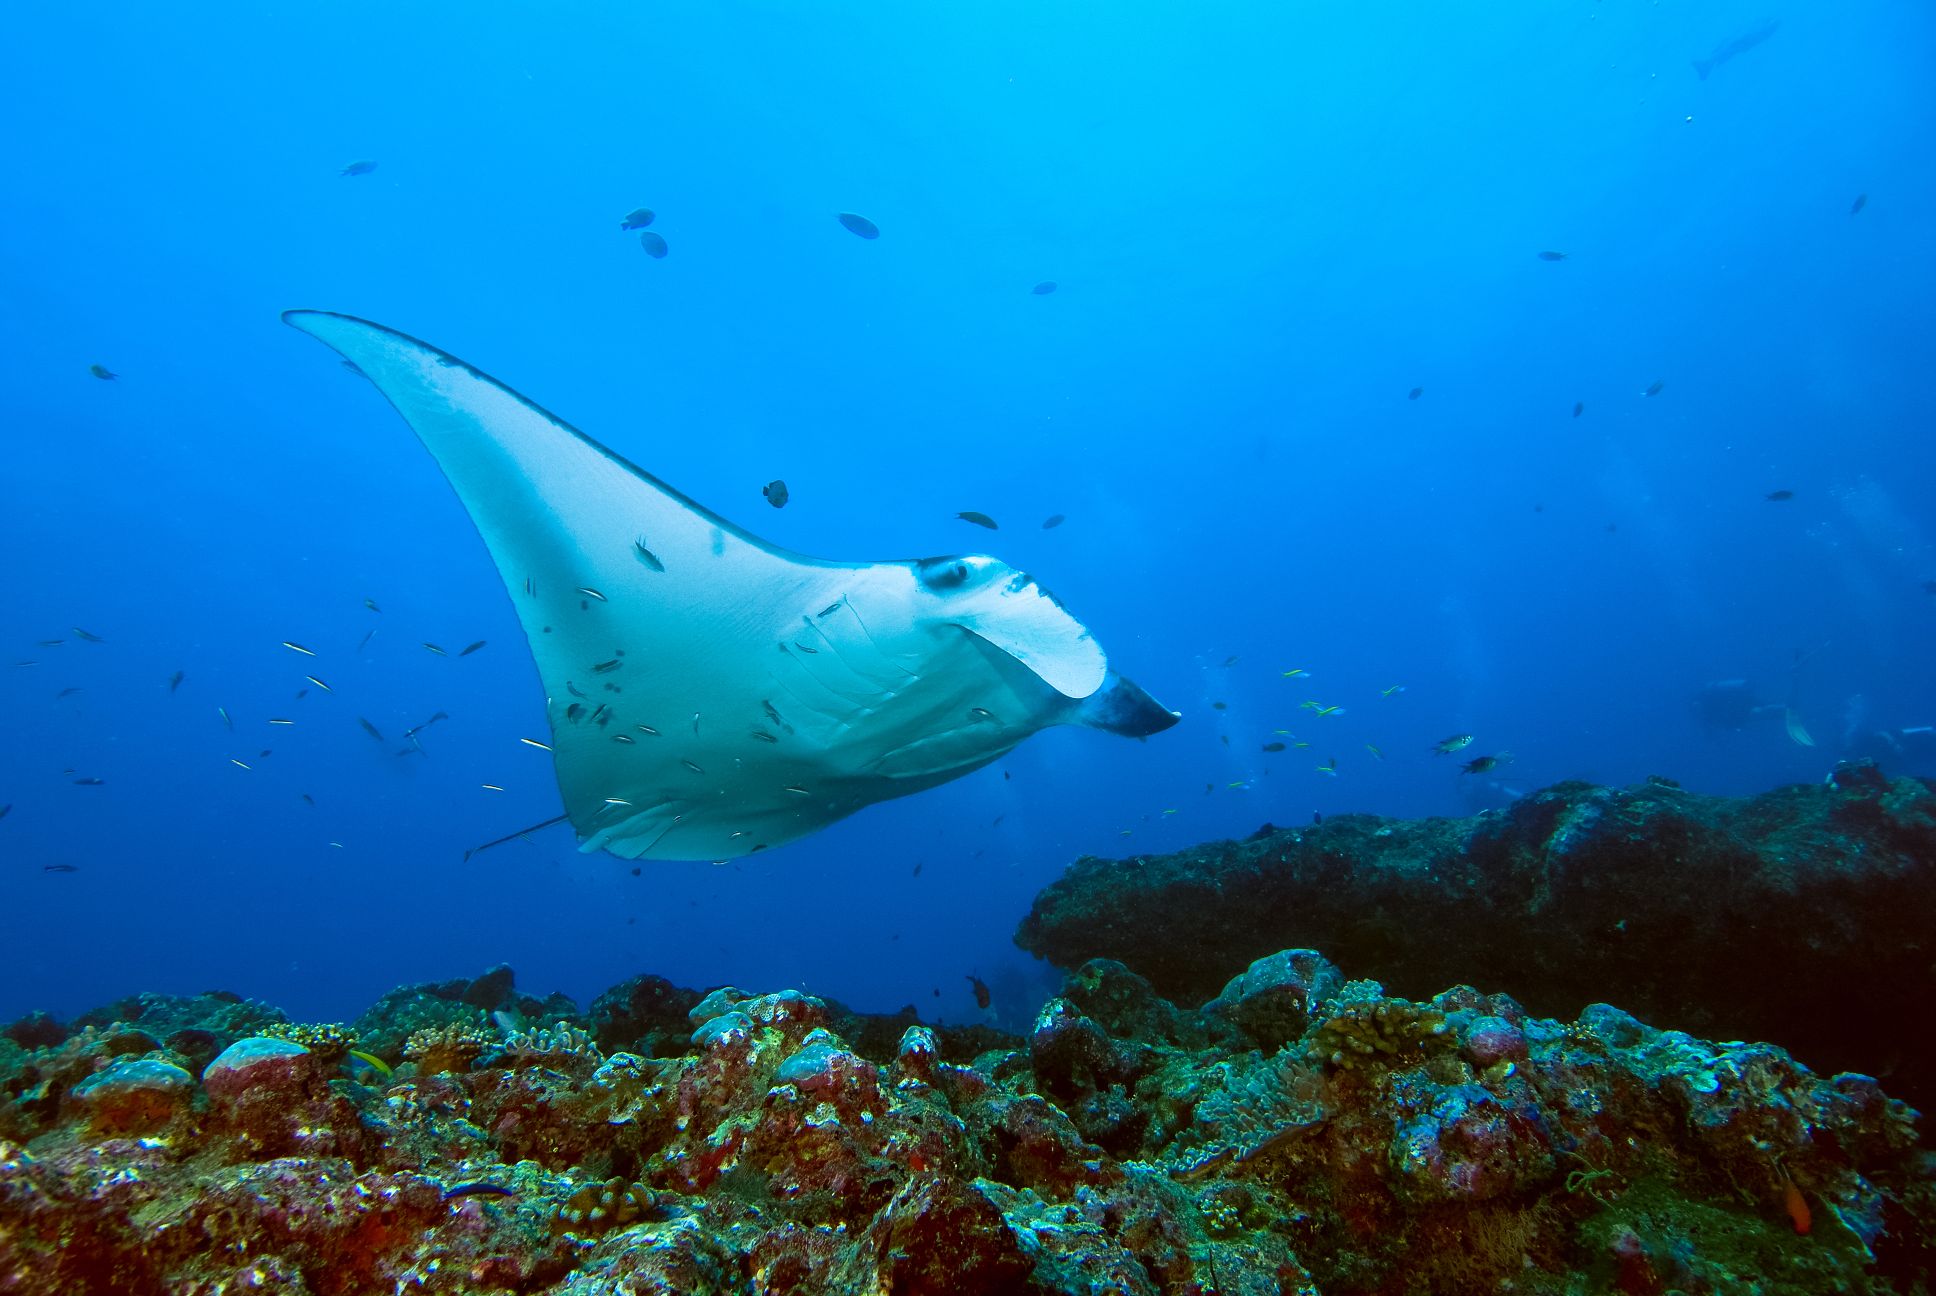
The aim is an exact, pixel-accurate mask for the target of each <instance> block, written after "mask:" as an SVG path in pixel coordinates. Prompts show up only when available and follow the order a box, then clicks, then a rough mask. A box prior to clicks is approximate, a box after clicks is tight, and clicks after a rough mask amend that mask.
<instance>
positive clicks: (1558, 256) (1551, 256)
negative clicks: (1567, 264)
mask: <svg viewBox="0 0 1936 1296" xmlns="http://www.w3.org/2000/svg"><path fill="white" fill-rule="evenodd" d="M1539 259H1540V260H1542V261H1564V260H1566V253H1564V252H1542V253H1540V254H1539Z"/></svg>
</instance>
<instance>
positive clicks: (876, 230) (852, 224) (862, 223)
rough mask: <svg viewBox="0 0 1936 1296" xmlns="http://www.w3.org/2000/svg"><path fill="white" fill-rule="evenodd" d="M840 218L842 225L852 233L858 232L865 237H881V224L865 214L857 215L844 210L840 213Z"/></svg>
mask: <svg viewBox="0 0 1936 1296" xmlns="http://www.w3.org/2000/svg"><path fill="white" fill-rule="evenodd" d="M839 219H840V223H841V225H842V227H844V228H845V229H846V230H847V232H848V233H850V234H858V235H860V237H862V238H864V239H872V238H879V237H880V236H881V230H880V226H878V225H876V224H875V223H874V222H873V221H871V220H868V219H867V218H866V217H865V216H856V215H854V213H852V212H842V213H840V218H839Z"/></svg>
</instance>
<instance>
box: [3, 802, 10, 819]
mask: <svg viewBox="0 0 1936 1296" xmlns="http://www.w3.org/2000/svg"><path fill="white" fill-rule="evenodd" d="M12 813H13V802H11V801H9V802H7V804H5V805H0V819H5V818H6V817H7V816H8V815H10V814H12Z"/></svg>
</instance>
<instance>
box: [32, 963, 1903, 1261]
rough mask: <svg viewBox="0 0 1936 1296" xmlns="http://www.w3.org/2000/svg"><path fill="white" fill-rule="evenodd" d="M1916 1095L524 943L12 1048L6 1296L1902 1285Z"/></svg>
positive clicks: (1504, 1029) (1367, 994)
mask: <svg viewBox="0 0 1936 1296" xmlns="http://www.w3.org/2000/svg"><path fill="white" fill-rule="evenodd" d="M1879 992H1880V991H1879ZM211 1049H213V1050H215V1051H214V1052H213V1053H211V1052H210V1050H211ZM1914 1119H1915V1115H1914V1113H1913V1112H1911V1111H1910V1110H1909V1109H1908V1108H1907V1107H1906V1106H1904V1105H1903V1104H1902V1103H1901V1102H1899V1101H1896V1100H1893V1099H1891V1098H1889V1097H1887V1096H1885V1095H1884V1093H1883V1092H1882V1090H1881V1088H1880V1087H1879V1086H1878V1085H1877V1083H1876V1082H1875V1081H1874V1080H1873V1079H1871V1078H1869V1077H1867V1076H1862V1075H1854V1074H1844V1075H1836V1076H1833V1077H1827V1078H1824V1077H1822V1076H1819V1075H1816V1074H1813V1073H1811V1072H1810V1071H1809V1070H1808V1069H1806V1068H1805V1067H1803V1066H1801V1065H1800V1064H1798V1063H1797V1062H1796V1061H1794V1060H1793V1059H1792V1058H1791V1057H1790V1056H1789V1054H1788V1053H1786V1052H1785V1051H1783V1050H1782V1049H1781V1048H1778V1047H1775V1046H1773V1045H1769V1044H1747V1043H1710V1042H1707V1041H1704V1040H1701V1039H1697V1038H1694V1037H1693V1036H1690V1035H1687V1034H1683V1033H1681V1032H1679V1031H1673V1030H1659V1029H1655V1028H1653V1027H1651V1026H1648V1025H1643V1024H1642V1023H1641V1022H1640V1021H1638V1020H1636V1019H1635V1018H1634V1017H1632V1016H1630V1015H1629V1014H1628V1013H1626V1012H1623V1011H1621V1010H1620V1009H1618V1008H1614V1007H1610V1006H1608V1005H1605V1004H1594V1005H1592V1006H1590V1007H1588V1008H1587V1009H1586V1010H1585V1011H1583V1012H1582V1013H1580V1014H1579V1016H1578V1017H1577V1019H1575V1020H1571V1021H1566V1022H1559V1021H1551V1020H1543V1019H1540V1018H1537V1017H1534V1016H1532V1015H1530V1014H1529V1013H1528V1012H1527V1011H1526V1010H1525V1009H1524V1008H1522V1007H1521V1006H1520V1005H1519V1004H1518V1003H1516V1002H1515V1001H1514V1000H1513V999H1511V998H1509V997H1507V996H1506V995H1503V994H1486V993H1481V992H1480V991H1478V990H1476V989H1473V988H1471V987H1470V986H1465V985H1460V986H1455V987H1454V988H1452V989H1449V990H1445V991H1443V992H1441V993H1439V994H1437V995H1435V996H1433V997H1432V998H1430V999H1429V1000H1423V1001H1413V1000H1407V999H1402V998H1397V997H1394V996H1392V995H1390V994H1388V993H1386V991H1385V990H1384V989H1383V988H1382V987H1381V986H1379V985H1378V984H1377V983H1375V982H1372V981H1366V980H1347V979H1346V973H1345V971H1344V970H1341V969H1340V968H1339V967H1338V966H1336V965H1335V964H1333V963H1332V962H1331V961H1329V960H1328V959H1327V958H1325V957H1324V956H1323V955H1322V954H1320V953H1318V952H1316V951H1314V950H1310V949H1286V950H1281V951H1277V952H1274V953H1271V954H1268V955H1266V956H1264V957H1262V958H1260V959H1258V960H1257V961H1256V962H1255V963H1253V964H1252V965H1251V966H1249V967H1247V968H1245V969H1243V970H1242V971H1241V972H1240V973H1239V974H1238V975H1237V976H1235V977H1234V978H1232V979H1231V980H1230V981H1229V983H1228V984H1226V985H1224V986H1223V987H1222V988H1221V989H1220V990H1219V992H1218V993H1217V995H1216V996H1215V997H1214V998H1212V999H1211V1000H1210V1001H1209V1002H1208V1003H1206V1004H1204V1005H1203V1006H1202V1007H1200V1008H1195V1009H1192V1008H1187V1007H1181V1006H1178V1005H1176V1004H1174V1003H1172V1002H1170V1001H1169V1000H1167V999H1165V998H1162V997H1160V996H1159V995H1158V994H1157V993H1156V992H1155V990H1154V989H1153V988H1152V987H1151V985H1150V983H1149V982H1148V981H1146V980H1145V979H1144V978H1142V977H1141V976H1139V975H1137V974H1136V973H1135V972H1133V971H1131V970H1130V969H1129V968H1127V967H1125V966H1124V965H1122V964H1121V963H1118V962H1113V961H1108V960H1096V961H1092V962H1088V963H1086V964H1084V965H1083V966H1081V967H1080V968H1078V969H1076V970H1075V971H1074V972H1073V973H1072V974H1070V975H1069V976H1068V978H1067V980H1066V983H1065V985H1064V987H1063V991H1062V993H1061V995H1059V996H1058V997H1056V998H1055V999H1053V1000H1051V1001H1050V1002H1049V1003H1047V1004H1046V1005H1044V1006H1043V1008H1042V1010H1041V1011H1040V1013H1039V1014H1038V1015H1037V1017H1036V1019H1035V1022H1034V1025H1033V1027H1032V1028H1031V1030H1030V1031H1029V1033H1028V1034H1027V1036H1026V1037H1013V1036H1001V1035H998V1034H996V1033H995V1032H993V1031H991V1030H988V1029H987V1028H974V1029H970V1030H965V1031H964V1030H954V1029H950V1028H946V1027H939V1026H929V1025H924V1024H921V1023H919V1022H916V1021H914V1020H913V1019H912V1013H911V1012H904V1013H903V1014H901V1015H900V1016H898V1017H878V1016H875V1017H869V1016H864V1015H861V1014H855V1013H852V1012H849V1011H848V1010H846V1009H844V1008H842V1007H840V1006H839V1005H837V1004H833V1003H830V1002H828V1001H826V1000H823V999H820V998H816V997H814V996H811V995H807V994H802V993H799V992H797V991H791V990H781V991H778V992H774V993H765V994H755V993H748V992H743V991H740V990H737V989H734V988H732V987H721V988H717V989H713V990H710V991H708V992H706V993H703V994H702V993H700V992H697V991H692V990H686V989H682V988H680V987H677V986H674V985H672V984H670V983H669V982H666V981H664V980H662V979H660V978H656V977H638V978H634V979H633V980H631V981H628V982H625V983H623V984H622V985H620V986H616V987H614V988H613V989H612V990H610V991H607V992H606V993H605V994H603V995H601V996H599V997H598V999H597V1000H596V1002H595V1003H594V1005H593V1007H592V1010H591V1011H590V1012H587V1013H582V1014H581V1013H579V1012H577V1011H575V1009H573V1008H572V1006H571V1005H570V1003H569V1001H567V1000H562V999H560V998H557V997H553V998H550V999H544V1000H539V999H534V998H531V997H529V996H523V995H519V994H518V993H517V992H516V990H515V987H514V984H513V978H512V976H511V975H510V971H509V969H505V968H499V969H493V970H492V971H491V972H489V973H486V974H485V975H484V976H483V977H479V978H475V979H473V980H469V981H462V980H460V981H452V982H448V983H444V984H441V985H434V986H417V987H410V988H406V989H402V990H399V991H396V992H393V993H392V994H390V995H387V996H385V997H384V999H383V1000H382V1001H381V1002H380V1003H379V1004H378V1005H377V1006H376V1007H375V1008H373V1009H372V1010H371V1012H370V1013H368V1014H366V1015H365V1016H364V1017H363V1018H360V1019H359V1020H358V1021H357V1022H356V1023H354V1024H352V1025H349V1026H344V1025H336V1024H324V1023H292V1022H289V1021H288V1020H286V1019H285V1018H284V1017H283V1016H282V1014H280V1013H277V1012H275V1011H274V1010H273V1009H270V1008H268V1007H266V1006H265V1005H261V1004H254V1003H251V1002H248V1001H244V1000H239V999H237V998H236V997H235V996H232V995H205V996H198V997H193V998H166V997H159V996H141V997H138V998H136V999H131V1000H125V1001H122V1003H120V1004H118V1005H114V1006H112V1007H111V1008H110V1009H109V1010H105V1011H103V1012H101V1013H95V1014H89V1015H88V1016H87V1018H86V1019H85V1020H84V1022H82V1023H81V1024H77V1025H62V1024H60V1023H58V1022H54V1021H52V1020H50V1019H48V1018H46V1017H44V1016H36V1017H34V1018H30V1019H23V1021H22V1022H17V1023H15V1024H14V1026H13V1027H11V1028H8V1029H7V1031H6V1032H5V1033H4V1034H0V1293H7V1294H10V1296H12V1294H23V1296H25V1294H38V1293H54V1292H59V1293H70V1294H72V1293H117V1294H121V1296H147V1294H149V1293H156V1294H160V1293H168V1294H170V1296H214V1294H215V1293H227V1292H261V1293H282V1294H298V1293H313V1294H315V1296H348V1294H350V1293H362V1292H383V1293H440V1292H446V1293H460V1292H461V1293H482V1292H516V1293H536V1292H557V1293H574V1294H580V1296H591V1294H605V1293H611V1294H613V1296H616V1294H618V1293H628V1294H633V1293H665V1294H671V1293H679V1294H681V1296H703V1294H706V1293H740V1294H745V1296H754V1294H759V1296H782V1294H791V1296H808V1294H811V1293H862V1292H874V1293H904V1294H906V1296H929V1294H932V1296H939V1294H941V1293H958V1294H963V1296H977V1294H982V1296H999V1294H1002V1293H1016V1294H1017V1296H1050V1294H1052V1293H1064V1294H1067V1296H1077V1294H1082V1296H1091V1294H1098V1296H1099V1294H1101V1293H1118V1294H1121V1296H1145V1294H1152V1293H1174V1294H1177V1296H1182V1294H1184V1293H1190V1294H1194V1296H1209V1294H1210V1293H1223V1294H1228V1296H1262V1294H1263V1293H1278V1292H1284V1293H1326V1294H1327V1296H1340V1294H1345V1293H1381V1294H1382V1293H1392V1294H1398V1293H1419V1294H1423V1293H1437V1294H1443V1296H1460V1294H1463V1293H1480V1292H1504V1291H1511V1292H1514V1293H1528V1294H1545V1293H1551V1294H1554V1296H1558V1294H1560V1293H1569V1294H1570V1293H1587V1292H1618V1293H1630V1294H1636V1296H1645V1294H1650V1293H1657V1294H1660V1296H1665V1293H1668V1292H1670V1291H1678V1292H1688V1293H1694V1292H1716V1293H1728V1292H1740V1293H1748V1292H1755V1293H1822V1292H1875V1293H1910V1292H1917V1291H1927V1290H1928V1289H1929V1283H1930V1276H1931V1272H1932V1261H1936V1255H1933V1254H1932V1239H1936V1162H1932V1158H1931V1156H1930V1153H1929V1151H1928V1150H1927V1149H1926V1148H1925V1147H1923V1146H1922V1145H1921V1144H1919V1143H1918V1142H1917V1140H1916V1136H1915V1132H1914V1128H1913V1122H1914Z"/></svg>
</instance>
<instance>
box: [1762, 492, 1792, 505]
mask: <svg viewBox="0 0 1936 1296" xmlns="http://www.w3.org/2000/svg"><path fill="white" fill-rule="evenodd" d="M1762 498H1763V499H1765V500H1768V501H1770V502H1771V503H1775V504H1780V503H1783V502H1785V501H1787V500H1791V499H1794V498H1795V492H1794V491H1791V490H1778V491H1769V492H1768V493H1767V494H1766V495H1764V496H1762Z"/></svg>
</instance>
